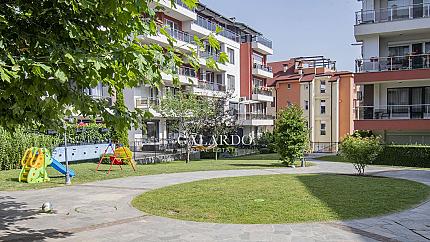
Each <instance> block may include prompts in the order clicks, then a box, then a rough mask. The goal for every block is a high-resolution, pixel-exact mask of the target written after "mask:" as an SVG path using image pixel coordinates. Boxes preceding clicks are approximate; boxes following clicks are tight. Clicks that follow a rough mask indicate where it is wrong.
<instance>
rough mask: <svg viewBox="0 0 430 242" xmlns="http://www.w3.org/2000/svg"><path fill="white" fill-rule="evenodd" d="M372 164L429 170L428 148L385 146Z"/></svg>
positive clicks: (429, 154)
mask: <svg viewBox="0 0 430 242" xmlns="http://www.w3.org/2000/svg"><path fill="white" fill-rule="evenodd" d="M374 164H375V165H390V166H407V167H423V168H430V146H412V145H386V146H384V149H383V151H382V153H381V154H380V155H379V156H378V159H376V161H375V162H374Z"/></svg>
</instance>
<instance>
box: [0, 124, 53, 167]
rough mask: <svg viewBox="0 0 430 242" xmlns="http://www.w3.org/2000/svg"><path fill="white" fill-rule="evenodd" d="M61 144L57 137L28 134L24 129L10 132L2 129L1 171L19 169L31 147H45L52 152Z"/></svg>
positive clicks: (0, 142) (0, 133)
mask: <svg viewBox="0 0 430 242" xmlns="http://www.w3.org/2000/svg"><path fill="white" fill-rule="evenodd" d="M60 142H61V140H60V139H59V138H58V137H55V136H48V135H44V134H40V133H34V132H28V131H26V130H25V129H23V128H17V129H16V130H15V132H8V131H6V130H4V129H3V128H2V127H0V170H10V169H16V168H19V167H20V166H21V164H20V161H21V158H22V156H23V155H24V152H25V150H26V149H28V148H30V147H43V148H47V149H49V150H50V151H51V152H52V150H53V149H54V148H55V147H56V146H58V144H59V143H60Z"/></svg>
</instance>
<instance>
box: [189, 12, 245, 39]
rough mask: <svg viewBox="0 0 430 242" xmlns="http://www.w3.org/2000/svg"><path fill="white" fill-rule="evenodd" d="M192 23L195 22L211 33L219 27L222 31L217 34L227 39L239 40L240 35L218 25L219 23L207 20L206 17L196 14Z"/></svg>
mask: <svg viewBox="0 0 430 242" xmlns="http://www.w3.org/2000/svg"><path fill="white" fill-rule="evenodd" d="M194 24H196V25H198V26H200V27H202V28H204V29H206V30H209V31H211V32H213V33H215V32H216V31H217V28H221V29H222V31H221V32H220V33H219V35H221V36H223V37H226V38H227V39H230V40H233V41H235V42H237V43H239V42H240V36H239V35H238V34H236V33H234V32H233V31H231V30H229V29H226V28H224V27H222V26H220V25H219V24H216V23H214V22H212V21H210V20H208V19H206V18H204V17H202V16H200V15H198V16H197V19H196V20H194Z"/></svg>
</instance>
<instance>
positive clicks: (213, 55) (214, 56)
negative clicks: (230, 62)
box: [199, 52, 219, 62]
mask: <svg viewBox="0 0 430 242" xmlns="http://www.w3.org/2000/svg"><path fill="white" fill-rule="evenodd" d="M199 56H200V58H205V59H207V58H212V59H214V60H215V61H216V62H218V60H219V54H216V53H209V52H199Z"/></svg>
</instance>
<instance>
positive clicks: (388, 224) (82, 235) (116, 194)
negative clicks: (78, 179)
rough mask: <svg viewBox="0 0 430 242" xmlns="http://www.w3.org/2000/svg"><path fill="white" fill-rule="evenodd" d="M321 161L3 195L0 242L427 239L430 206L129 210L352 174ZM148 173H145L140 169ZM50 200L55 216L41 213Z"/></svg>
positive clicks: (413, 175) (426, 178) (414, 175)
mask: <svg viewBox="0 0 430 242" xmlns="http://www.w3.org/2000/svg"><path fill="white" fill-rule="evenodd" d="M313 162H316V163H317V165H316V166H312V167H307V168H296V169H290V168H285V169H264V170H233V171H203V172H190V173H176V174H162V175H153V176H144V177H129V178H122V179H117V180H106V181H100V182H94V183H89V184H84V185H75V186H71V187H57V188H50V189H45V190H35V191H19V192H0V220H1V223H0V241H23V240H26V241H28V240H66V241H428V240H430V201H427V202H426V203H423V204H421V205H420V206H418V207H416V208H414V209H411V210H408V211H404V212H400V213H397V214H392V215H387V216H383V217H377V218H369V219H361V220H353V221H346V222H333V223H308V224H281V225H234V224H211V223H197V222H188V221H179V220H174V219H169V218H161V217H156V216H151V215H145V214H143V213H142V212H140V211H138V210H136V209H134V208H133V207H131V206H130V202H131V200H132V199H133V197H135V196H136V195H138V194H141V193H143V192H145V191H149V190H153V189H157V188H161V187H164V186H168V185H173V184H178V183H184V182H191V181H198V180H203V179H210V178H220V177H235V176H252V175H269V174H304V173H354V169H353V167H352V165H351V164H343V163H333V162H322V161H313ZM143 169H144V168H143ZM368 172H369V173H374V174H378V175H382V176H388V177H397V178H404V179H409V180H414V181H418V182H422V183H425V184H427V185H430V171H429V170H406V169H401V168H390V167H370V168H369V169H368ZM46 201H50V202H51V203H52V204H53V207H54V209H55V213H53V214H40V213H39V212H38V211H39V208H40V206H41V204H42V203H43V202H46Z"/></svg>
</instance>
